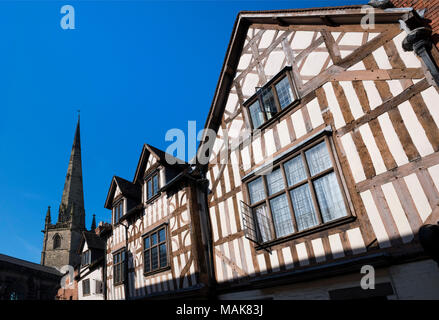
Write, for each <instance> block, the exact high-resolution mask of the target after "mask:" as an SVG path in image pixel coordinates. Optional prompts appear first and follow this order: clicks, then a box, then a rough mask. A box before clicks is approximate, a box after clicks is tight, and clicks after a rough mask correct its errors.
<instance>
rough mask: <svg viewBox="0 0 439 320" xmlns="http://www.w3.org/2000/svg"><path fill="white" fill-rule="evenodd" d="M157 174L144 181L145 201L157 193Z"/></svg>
mask: <svg viewBox="0 0 439 320" xmlns="http://www.w3.org/2000/svg"><path fill="white" fill-rule="evenodd" d="M159 188H160V186H159V173H158V172H156V173H154V174H152V175H151V176H149V177H148V178H147V179H146V189H147V191H146V195H147V200H149V199H151V198H153V197H154V196H155V195H156V194H158V192H159Z"/></svg>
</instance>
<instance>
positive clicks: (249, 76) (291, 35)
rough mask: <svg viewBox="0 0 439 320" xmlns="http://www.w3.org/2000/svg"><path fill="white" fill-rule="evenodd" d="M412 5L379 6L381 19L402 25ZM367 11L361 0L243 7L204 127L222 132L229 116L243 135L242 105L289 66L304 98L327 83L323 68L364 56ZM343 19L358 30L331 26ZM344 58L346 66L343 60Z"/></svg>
mask: <svg viewBox="0 0 439 320" xmlns="http://www.w3.org/2000/svg"><path fill="white" fill-rule="evenodd" d="M408 11H409V9H407V10H405V9H398V10H381V9H375V10H374V13H375V22H376V25H379V24H383V23H386V24H387V23H388V24H394V25H396V24H398V19H400V18H401V15H403V14H404V13H405V12H408ZM363 17H364V12H363V13H362V6H361V5H354V6H341V7H327V8H311V9H287V10H274V11H273V10H270V11H242V12H240V13H239V14H238V16H237V19H236V21H235V25H234V27H233V31H232V35H231V38H230V41H229V45H228V48H227V52H226V56H225V59H224V62H223V66H222V69H221V73H220V77H219V80H218V83H217V87H216V90H215V94H214V98H213V101H212V104H211V107H210V110H209V113H208V117H207V120H206V123H205V126H204V128H205V129H210V130H213V131H215V132H217V133H218V135H219V136H221V132H220V131H221V121H223V120H227V121H226V122H227V125H228V127H227V128H226V129H227V130H228V132H229V133H231V135H236V136H239V135H240V134H241V133H242V129H245V128H250V127H251V125H250V123H249V119H248V117H246V116H244V115H243V114H245V112H244V111H242V109H243V108H242V106H243V104H244V102H246V101H248V100H251V99H250V98H251V96H252V95H254V94H255V92H256V89H257V88H260V87H262V86H264V85H266V84H267V83H269V82H270V81H271V80H272V79H273V77H274V76H275V75H276V74H278V73H279V72H280V71H281V70H282V69H283V68H284V67H285V66H288V67H289V68H293V72H292V73H293V77H294V79H293V81H294V82H295V85H297V86H298V89H299V98H301V97H305V96H306V95H309V94H310V93H312V92H314V91H315V89H316V88H318V87H319V86H321V85H322V83H321V82H322V81H319V80H318V79H315V78H318V75H319V74H321V73H323V72H326V73H328V74H331V73H333V74H338V73H340V72H341V70H343V69H344V68H349V67H351V61H354V60H361V59H358V57H360V56H361V55H362V53H361V52H359V51H361V48H362V47H363V46H364V44H365V43H364V42H363V41H364V39H365V35H366V34H369V33H368V31H369V30H364V29H363V28H362V26H361V25H360V24H361V21H362V18H363ZM341 25H349V26H351V27H352V26H353V27H352V32H332V31H331V27H330V26H341ZM318 26H321V28H318ZM328 30H329V31H328ZM383 30H384V29H383V28H381V30H378V31H374V32H378V33H379V32H381V31H383ZM388 34H389V33H388ZM388 34H386V37H388V36H389V35H388ZM373 37H376V39H375V38H373ZM373 37H369V38H368V39H367V42H370V43H368V44H367V47H368V48H369V49H371V48H375V47H378V45H377V43H378V40H379V39H378V38H380V37H379V36H376V35H373ZM337 41H338V42H341V43H342V45H340V49H339V50H340V52H337V50H338V49H337V50H332V49H333V47H336V46H332V47H331V43H336V42H337ZM334 60H335V61H334ZM340 61H341V62H342V66H339V63H340ZM241 113H242V114H241ZM232 120H233V121H232ZM313 120H314V119H313ZM207 132H208V131H207V130H206V131H205V132H204V135H203V138H202V139H201V142H200V145H199V148H198V155H199V156H200V155H202V154H203V153H205V152H206V148H207V147H209V145H210V144H211V143H212V142H211V141H209V140H208V136H207ZM229 137H231V136H229ZM216 140H219V139H216ZM215 143H216V144H217V145H215V146H214V149H216V150H218V149H220V148H221V145H218V144H219V142H215ZM214 152H215V150H214ZM215 153H216V152H215ZM212 155H213V153H212ZM198 167H199V168H201V169H206V168H207V164H198Z"/></svg>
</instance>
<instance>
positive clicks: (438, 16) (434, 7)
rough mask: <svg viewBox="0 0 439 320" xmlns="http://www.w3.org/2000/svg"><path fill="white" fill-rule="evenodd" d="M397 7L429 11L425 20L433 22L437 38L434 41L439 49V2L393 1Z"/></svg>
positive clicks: (417, 0) (427, 0)
mask: <svg viewBox="0 0 439 320" xmlns="http://www.w3.org/2000/svg"><path fill="white" fill-rule="evenodd" d="M392 2H393V4H394V5H395V7H399V8H403V7H412V8H414V9H424V8H426V9H427V13H426V15H425V18H426V19H427V20H431V22H430V26H431V29H432V30H433V33H434V34H435V36H434V37H433V40H434V42H435V44H436V47H437V48H439V0H392Z"/></svg>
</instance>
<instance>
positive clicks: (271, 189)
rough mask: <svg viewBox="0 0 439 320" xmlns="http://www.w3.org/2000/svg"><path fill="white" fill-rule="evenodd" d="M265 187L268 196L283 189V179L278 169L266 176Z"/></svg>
mask: <svg viewBox="0 0 439 320" xmlns="http://www.w3.org/2000/svg"><path fill="white" fill-rule="evenodd" d="M267 185H268V194H269V195H272V194H274V193H276V192H279V191H281V190H283V189H284V188H285V184H284V178H283V177H282V172H281V171H280V168H278V169H276V170H274V171H273V172H271V173H270V174H268V175H267Z"/></svg>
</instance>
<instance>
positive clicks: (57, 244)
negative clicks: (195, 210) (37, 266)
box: [53, 234, 61, 249]
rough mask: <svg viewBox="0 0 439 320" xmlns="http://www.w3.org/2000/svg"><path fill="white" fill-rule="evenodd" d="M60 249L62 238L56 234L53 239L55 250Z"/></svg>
mask: <svg viewBox="0 0 439 320" xmlns="http://www.w3.org/2000/svg"><path fill="white" fill-rule="evenodd" d="M59 247H61V237H60V236H59V234H55V236H54V237H53V249H58V248H59Z"/></svg>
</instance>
